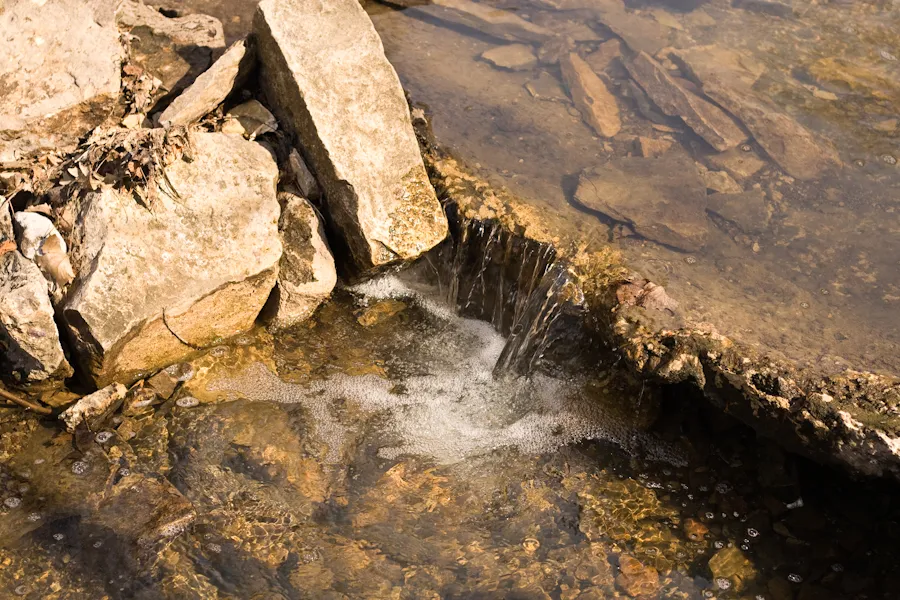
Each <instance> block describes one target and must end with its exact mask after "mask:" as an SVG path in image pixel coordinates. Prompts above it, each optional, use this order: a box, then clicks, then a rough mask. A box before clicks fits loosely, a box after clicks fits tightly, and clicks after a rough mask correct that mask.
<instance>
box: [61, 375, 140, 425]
mask: <svg viewBox="0 0 900 600" xmlns="http://www.w3.org/2000/svg"><path fill="white" fill-rule="evenodd" d="M127 393H128V390H127V389H126V388H125V386H124V385H122V384H119V383H114V384H111V385H108V386H106V387H105V388H103V389H100V390H97V391H96V392H94V393H93V394H89V395H87V396H84V397H83V398H81V399H80V400H78V402H76V403H75V404H73V405H72V406H71V407H69V408H68V409H66V410H65V411H64V412H63V413H62V414H61V415H59V419H60V420H61V421H62V422H63V423H65V424H66V429H68V430H69V431H70V432H72V431H75V428H76V427H78V426H79V425H80V424H81V423H82V422H83V421H87V422H88V426H91V423H94V422H99V421H102V420H103V418H104V417H107V416H110V415H111V414H112V413H113V411H115V410H116V409H117V408H118V407H119V405H120V404H121V403H122V400H124V399H125V394H127ZM91 429H94V427H91Z"/></svg>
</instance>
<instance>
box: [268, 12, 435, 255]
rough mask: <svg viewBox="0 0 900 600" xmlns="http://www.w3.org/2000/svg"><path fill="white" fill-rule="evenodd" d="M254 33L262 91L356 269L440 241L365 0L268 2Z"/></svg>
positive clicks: (402, 102) (401, 101) (430, 194)
mask: <svg viewBox="0 0 900 600" xmlns="http://www.w3.org/2000/svg"><path fill="white" fill-rule="evenodd" d="M254 30H255V32H256V36H257V41H258V44H259V48H258V53H259V60H260V63H261V65H262V73H261V75H260V81H261V83H262V86H263V88H264V89H265V91H266V94H267V96H268V97H269V99H270V101H271V103H270V104H271V105H272V106H273V108H275V109H276V110H275V112H276V115H278V116H280V117H281V118H280V119H279V121H280V122H281V123H282V124H284V125H286V126H287V127H288V128H290V129H292V130H293V132H294V133H295V134H296V135H297V136H298V137H299V139H300V142H301V144H302V146H303V150H304V156H306V157H307V158H308V159H309V160H310V166H311V167H312V169H313V171H314V172H315V174H316V177H317V178H318V180H319V183H320V184H321V185H322V187H323V188H324V194H325V200H326V202H325V205H326V208H327V212H328V215H327V217H328V219H329V224H330V225H333V227H334V228H335V229H336V230H337V231H338V232H339V234H340V237H341V240H342V242H343V243H344V244H345V245H346V247H347V249H348V250H349V253H350V256H351V257H352V259H353V262H354V263H355V265H356V267H357V268H358V269H360V270H366V269H371V268H373V267H381V266H385V265H389V264H391V263H396V262H400V261H404V260H411V259H413V258H416V257H417V256H419V255H421V254H422V253H423V252H425V251H427V250H429V249H430V248H432V247H434V246H435V245H437V244H438V243H439V242H440V241H441V240H443V239H444V237H445V236H446V234H447V220H446V217H445V216H444V213H443V210H442V209H441V206H440V203H439V202H438V200H437V197H436V196H435V193H434V189H433V188H432V187H431V183H430V182H429V180H428V175H427V173H426V172H425V166H424V165H423V163H422V156H421V154H420V152H419V146H418V142H417V141H416V136H415V133H414V131H413V128H412V122H411V119H410V115H409V107H408V105H407V103H406V99H405V97H404V95H403V89H402V88H401V87H400V80H399V79H398V78H397V73H396V72H395V71H394V68H393V67H392V66H391V64H390V63H389V62H388V60H387V58H386V57H385V55H384V48H383V47H382V45H381V38H379V37H378V33H377V32H376V31H375V28H374V27H373V25H372V22H371V21H370V20H369V17H368V15H366V13H365V11H364V10H363V9H362V7H361V6H360V5H359V3H358V2H357V1H356V0H323V1H322V2H317V3H312V2H304V1H302V0H263V2H261V3H260V4H259V7H258V9H257V13H256V16H255V19H254Z"/></svg>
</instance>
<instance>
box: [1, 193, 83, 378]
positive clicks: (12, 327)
mask: <svg viewBox="0 0 900 600" xmlns="http://www.w3.org/2000/svg"><path fill="white" fill-rule="evenodd" d="M3 212H4V213H6V212H7V211H6V210H5V208H4V209H3ZM7 218H8V217H7ZM0 221H2V215H0ZM3 228H4V226H3V224H2V223H0V230H2V229H3ZM9 233H10V232H9V231H7V233H6V234H4V233H3V232H2V231H0V237H3V236H4V235H8V234H9ZM7 239H9V238H7ZM0 373H2V374H3V375H4V378H7V379H9V380H11V381H12V382H14V383H38V382H41V381H45V380H47V379H64V378H66V377H69V376H70V375H72V369H71V367H70V366H69V363H68V362H66V357H65V355H64V354H63V349H62V346H61V345H60V342H59V331H58V330H57V328H56V323H55V322H54V320H53V305H52V304H51V302H50V296H49V295H48V293H47V281H46V280H45V279H44V276H43V275H42V274H41V271H40V269H38V267H37V266H36V265H35V264H34V263H33V262H31V261H30V260H28V259H27V258H25V257H24V256H22V255H21V254H20V253H19V251H18V250H16V249H15V246H14V245H13V248H12V249H11V250H9V251H6V252H3V253H2V254H0Z"/></svg>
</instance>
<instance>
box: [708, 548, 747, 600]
mask: <svg viewBox="0 0 900 600" xmlns="http://www.w3.org/2000/svg"><path fill="white" fill-rule="evenodd" d="M709 570H710V572H711V573H712V576H713V579H714V580H716V581H718V580H720V579H725V580H727V581H729V582H730V583H731V584H732V587H733V588H734V591H736V592H741V591H743V589H744V587H745V586H746V585H747V584H748V583H750V582H752V581H753V580H754V579H755V578H756V577H757V575H758V573H757V571H756V569H755V568H754V567H753V563H751V562H750V560H749V559H748V558H747V557H746V556H744V553H743V552H741V550H740V549H738V548H735V547H730V548H728V547H726V548H722V549H721V550H719V551H718V552H716V553H715V554H714V555H713V557H712V558H711V559H709Z"/></svg>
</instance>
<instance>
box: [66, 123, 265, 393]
mask: <svg viewBox="0 0 900 600" xmlns="http://www.w3.org/2000/svg"><path fill="white" fill-rule="evenodd" d="M191 145H192V148H193V150H192V154H193V160H192V162H187V161H185V160H180V161H176V162H175V163H173V164H171V165H169V166H168V167H166V172H165V175H166V178H167V179H168V181H169V182H171V185H172V187H173V188H174V189H175V190H176V191H177V192H178V194H179V198H177V199H176V198H172V197H171V196H169V195H168V194H166V193H165V192H163V191H160V193H159V195H158V198H157V200H156V201H155V202H154V204H153V209H152V210H147V209H145V208H144V207H143V206H141V205H139V204H138V203H137V202H136V201H135V200H134V199H133V198H132V197H131V195H130V194H127V193H124V192H122V191H119V190H115V189H111V188H108V189H104V190H103V191H101V192H97V193H93V194H90V195H89V196H88V197H87V198H86V200H85V201H84V205H83V207H82V209H81V212H80V214H79V216H78V223H77V225H78V226H77V227H76V232H77V233H78V235H77V240H76V245H77V256H78V260H77V265H76V272H77V277H76V280H75V283H74V284H73V286H72V289H71V290H70V292H69V296H68V297H67V298H66V300H65V302H64V304H63V306H62V314H63V318H64V320H65V322H66V325H67V326H68V329H69V332H70V334H71V337H72V340H73V343H74V346H75V350H76V353H77V354H78V358H79V360H80V361H81V363H82V365H83V366H84V368H85V370H86V371H87V372H88V373H89V374H90V375H91V376H92V377H93V379H94V381H95V382H97V384H98V385H106V384H108V383H109V382H111V381H121V382H125V383H130V382H132V381H135V380H137V379H139V378H140V377H141V376H142V374H144V373H146V372H148V371H149V372H152V371H155V370H157V369H159V368H160V367H162V366H165V365H167V364H171V363H173V362H175V361H177V360H179V359H180V358H181V357H183V356H185V355H187V354H188V353H190V352H192V351H193V350H194V349H196V348H201V347H205V346H209V345H213V344H216V343H218V342H219V341H220V340H223V339H226V338H228V337H231V336H233V335H236V334H238V333H240V332H242V331H245V330H247V329H249V328H250V327H251V326H252V325H253V322H254V320H255V318H256V316H257V314H258V313H259V311H260V309H261V308H262V306H263V304H264V303H265V301H266V298H267V297H268V295H269V292H270V291H271V289H272V287H273V286H274V284H275V278H276V275H277V271H278V261H279V259H280V257H281V242H280V240H279V237H278V228H277V221H278V214H279V208H278V202H277V200H276V197H275V184H276V180H277V178H278V169H277V166H276V165H275V161H274V160H273V159H272V156H271V155H270V154H269V152H268V151H267V150H266V149H265V148H263V147H262V146H260V145H259V144H256V143H254V142H248V141H245V140H243V139H240V138H236V137H233V136H228V135H224V134H220V133H196V134H192V135H191Z"/></svg>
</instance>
